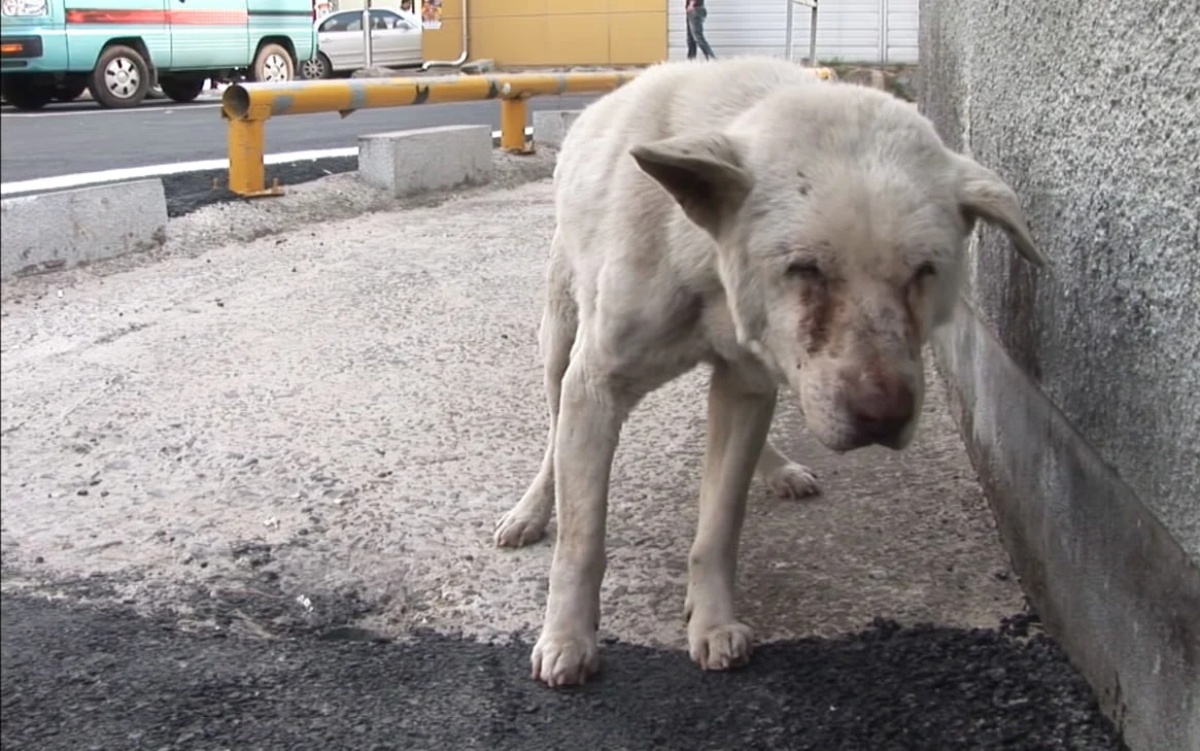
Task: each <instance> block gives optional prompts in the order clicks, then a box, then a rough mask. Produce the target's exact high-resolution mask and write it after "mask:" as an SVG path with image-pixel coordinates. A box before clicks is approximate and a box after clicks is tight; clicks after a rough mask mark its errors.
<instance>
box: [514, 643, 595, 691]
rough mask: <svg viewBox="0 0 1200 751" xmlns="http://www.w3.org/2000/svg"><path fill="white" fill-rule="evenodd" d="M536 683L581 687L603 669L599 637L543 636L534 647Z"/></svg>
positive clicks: (533, 659)
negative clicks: (537, 681) (598, 645)
mask: <svg viewBox="0 0 1200 751" xmlns="http://www.w3.org/2000/svg"><path fill="white" fill-rule="evenodd" d="M530 662H531V663H532V667H533V672H532V676H533V678H534V680H539V681H542V682H543V683H545V684H546V685H547V686H550V687H551V688H558V687H560V686H580V685H583V684H584V683H586V682H587V679H588V678H589V677H591V676H592V675H594V674H595V673H596V671H597V670H599V669H600V651H599V648H598V647H597V645H596V636H595V634H578V635H573V634H546V633H544V632H543V633H542V635H541V637H540V638H539V639H538V640H537V644H536V645H534V647H533V655H532V657H531V658H530Z"/></svg>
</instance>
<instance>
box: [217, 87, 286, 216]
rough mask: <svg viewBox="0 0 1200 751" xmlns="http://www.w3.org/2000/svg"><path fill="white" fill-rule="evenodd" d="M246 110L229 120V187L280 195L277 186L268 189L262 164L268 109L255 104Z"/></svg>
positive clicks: (246, 193)
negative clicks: (247, 111) (251, 111)
mask: <svg viewBox="0 0 1200 751" xmlns="http://www.w3.org/2000/svg"><path fill="white" fill-rule="evenodd" d="M247 114H248V116H247V117H245V118H238V119H231V120H230V121H229V190H231V191H233V192H234V193H237V194H238V195H241V196H247V197H257V196H273V195H280V194H281V193H282V192H283V191H282V190H280V189H279V188H278V187H276V188H273V189H270V190H268V189H267V186H266V182H267V173H266V167H265V165H264V164H263V156H264V144H265V141H266V125H267V117H268V116H269V115H270V110H269V109H267V108H263V107H257V108H254V112H253V113H252V114H251V113H247Z"/></svg>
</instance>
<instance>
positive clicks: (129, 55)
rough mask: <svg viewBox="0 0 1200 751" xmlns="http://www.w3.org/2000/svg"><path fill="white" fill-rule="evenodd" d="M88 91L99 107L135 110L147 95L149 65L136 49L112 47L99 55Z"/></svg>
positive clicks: (120, 45)
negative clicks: (133, 108)
mask: <svg viewBox="0 0 1200 751" xmlns="http://www.w3.org/2000/svg"><path fill="white" fill-rule="evenodd" d="M88 90H89V91H91V92H92V98H93V99H95V100H96V101H97V102H99V103H100V106H101V107H106V108H109V109H124V108H127V107H136V106H138V105H139V104H141V103H142V100H143V99H145V98H146V94H148V93H149V92H150V66H149V65H147V64H146V59H145V58H143V57H142V55H141V53H140V52H138V51H137V50H135V49H133V48H132V47H126V46H125V45H123V44H114V45H113V46H111V47H109V48H108V49H106V50H104V52H102V53H100V59H99V60H97V61H96V67H95V69H94V70H92V76H91V81H89V82H88Z"/></svg>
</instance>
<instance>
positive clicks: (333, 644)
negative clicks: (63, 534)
mask: <svg viewBox="0 0 1200 751" xmlns="http://www.w3.org/2000/svg"><path fill="white" fill-rule="evenodd" d="M198 604H199V605H200V606H201V607H203V606H204V603H198ZM242 605H243V608H244V609H246V610H249V612H250V614H251V615H256V613H255V612H254V610H253V609H250V608H251V604H248V603H242ZM0 612H2V617H3V629H2V630H0V644H2V646H3V671H2V680H0V687H2V693H3V709H4V723H3V725H2V726H0V738H2V742H3V747H4V748H5V749H9V750H10V751H18V750H20V749H30V750H31V751H32V750H33V749H36V750H37V751H59V750H60V749H61V750H62V751H67V750H68V749H69V750H70V751H75V750H76V749H84V748H87V749H122V751H139V750H140V749H158V750H159V751H162V750H164V749H189V750H192V749H233V748H236V749H243V750H244V751H257V750H258V749H263V750H266V749H290V750H291V751H301V750H302V749H320V750H321V751H338V750H339V749H347V750H353V751H367V750H368V749H377V750H380V751H382V750H383V749H405V750H406V751H417V750H418V749H431V750H432V749H438V750H440V749H475V748H478V749H489V750H490V751H504V750H506V749H512V750H513V751H518V750H519V751H538V750H539V749H564V748H591V749H604V750H608V749H652V748H653V749H679V750H680V751H683V750H684V749H687V750H688V751H694V750H695V749H721V750H722V751H731V750H732V749H739V750H749V749H763V750H764V751H765V750H767V749H796V750H799V749H811V750H813V751H839V750H841V749H846V750H847V751H851V750H852V751H864V750H865V749H869V750H870V751H890V750H891V749H912V750H913V751H918V750H919V751H930V750H933V749H936V751H955V750H957V749H963V750H964V751H965V750H966V749H971V750H972V751H981V750H985V749H1018V750H1020V749H1028V750H1030V751H1032V750H1034V749H1037V750H1038V751H1051V750H1053V749H1077V750H1078V751H1106V750H1107V749H1119V748H1121V747H1122V746H1121V744H1120V742H1119V741H1118V740H1117V738H1116V737H1115V734H1114V732H1113V730H1112V727H1111V725H1110V724H1109V723H1108V722H1107V721H1106V720H1104V719H1103V718H1102V717H1101V716H1100V715H1099V714H1098V713H1097V711H1096V709H1095V706H1094V701H1093V700H1092V698H1091V697H1090V695H1089V693H1088V689H1087V687H1086V685H1085V684H1084V683H1083V681H1082V680H1081V679H1080V678H1079V677H1078V676H1077V675H1076V674H1075V673H1074V672H1073V671H1072V670H1071V668H1070V667H1069V665H1068V664H1067V662H1066V659H1065V657H1064V656H1063V654H1062V652H1061V651H1060V650H1059V648H1058V647H1057V645H1055V644H1054V642H1052V641H1051V640H1049V639H1048V638H1046V637H1044V636H1040V635H1034V636H1032V637H1031V638H1029V625H1030V624H1029V620H1028V619H1026V618H1022V617H1018V618H1015V619H1012V620H1010V621H1008V622H1007V623H1006V624H1005V625H1004V627H1003V628H1002V629H1001V630H999V631H990V630H972V631H966V630H960V629H952V628H934V627H916V628H901V627H899V626H897V625H896V624H895V623H892V622H888V621H877V622H876V623H875V624H874V625H873V626H872V627H871V628H868V629H866V630H864V631H861V632H858V633H855V634H851V635H848V636H846V637H842V638H837V639H818V638H808V639H801V640H796V641H789V642H783V643H776V644H771V645H767V646H764V647H762V648H761V649H760V650H759V652H758V653H757V655H756V659H755V661H754V662H753V663H752V664H751V666H750V667H748V668H747V669H745V670H741V671H737V672H733V673H726V674H722V673H703V672H702V671H700V670H697V669H696V668H695V666H694V665H692V663H691V662H690V661H689V660H688V658H687V656H686V655H685V654H684V653H683V652H682V651H676V650H670V651H667V650H659V649H652V648H647V647H640V646H634V645H629V644H610V645H608V646H606V654H605V663H604V669H603V672H602V673H601V674H600V675H599V676H598V679H597V680H595V681H594V682H592V683H589V684H588V685H586V686H584V687H582V688H580V689H573V690H566V691H553V690H551V689H548V688H546V687H544V686H542V685H541V684H540V683H537V682H535V681H533V680H531V679H530V678H528V676H527V675H526V670H527V660H528V645H526V644H520V643H511V644H507V645H488V644H484V643H480V642H474V641H469V640H463V639H458V638H454V637H449V636H441V635H435V634H422V635H418V636H417V637H416V638H414V639H411V640H406V641H405V642H388V641H387V640H383V639H375V638H372V636H371V634H369V633H367V632H363V631H360V630H356V629H347V628H340V629H331V630H327V631H325V632H323V633H316V634H313V633H303V632H300V633H276V634H272V635H271V636H270V638H249V637H244V636H238V635H231V634H229V633H227V632H225V631H223V630H222V631H210V632H206V633H187V632H185V631H182V630H180V629H179V628H178V627H177V625H176V624H175V623H174V622H173V621H172V620H171V619H166V618H163V619H155V618H142V617H139V616H136V615H133V614H131V613H128V612H123V611H121V610H100V609H94V608H90V607H84V606H77V605H76V606H70V605H65V604H63V603H62V602H50V601H46V600H33V599H20V598H11V597H6V598H4V600H3V607H2V608H0ZM238 612H241V611H238ZM267 615H270V613H268V614H267Z"/></svg>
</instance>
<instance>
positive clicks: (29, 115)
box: [0, 102, 221, 119]
mask: <svg viewBox="0 0 1200 751" xmlns="http://www.w3.org/2000/svg"><path fill="white" fill-rule="evenodd" d="M220 106H221V103H220V102H211V103H204V104H173V105H165V106H154V105H150V106H145V107H130V108H129V109H117V110H107V109H101V108H99V107H97V108H96V109H86V110H81V109H71V110H54V111H51V112H18V111H5V112H4V113H2V114H0V118H4V119H8V118H22V119H33V118H36V117H74V116H77V115H129V114H141V115H145V114H147V113H155V112H162V113H166V114H174V113H176V112H178V111H180V110H182V109H187V110H207V109H214V108H216V107H220Z"/></svg>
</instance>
